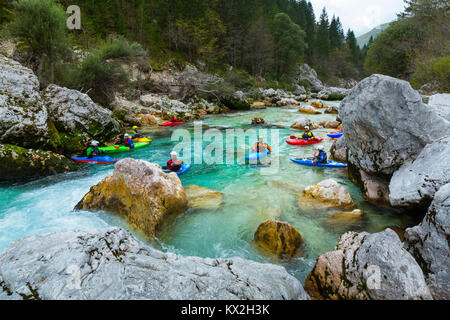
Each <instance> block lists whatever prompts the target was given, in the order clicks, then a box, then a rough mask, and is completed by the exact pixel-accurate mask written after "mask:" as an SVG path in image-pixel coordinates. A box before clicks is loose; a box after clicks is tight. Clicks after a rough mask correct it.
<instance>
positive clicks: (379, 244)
mask: <svg viewBox="0 0 450 320" xmlns="http://www.w3.org/2000/svg"><path fill="white" fill-rule="evenodd" d="M305 288H306V290H307V292H308V293H309V294H310V295H311V297H313V298H319V299H321V298H322V299H323V298H327V299H363V300H366V299H369V300H386V299H388V300H413V299H432V297H431V294H430V290H429V288H428V286H427V284H426V283H425V279H424V275H423V274H422V270H421V269H420V267H419V265H418V264H417V262H416V261H415V260H414V258H413V257H412V255H411V254H410V253H409V252H408V251H406V250H405V249H404V248H403V247H402V242H401V241H400V239H399V237H398V236H397V234H396V233H395V232H394V231H393V230H391V229H386V230H385V231H383V232H379V233H375V234H368V233H366V232H363V233H355V232H348V233H346V234H344V235H343V236H342V237H341V238H340V239H339V242H338V244H337V246H336V248H335V249H334V251H331V252H328V253H325V254H323V255H322V256H320V257H319V258H318V260H317V262H316V265H315V267H314V269H313V271H311V273H310V275H309V276H308V279H307V280H306V283H305Z"/></svg>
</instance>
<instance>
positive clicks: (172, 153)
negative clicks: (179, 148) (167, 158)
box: [170, 151, 178, 157]
mask: <svg viewBox="0 0 450 320" xmlns="http://www.w3.org/2000/svg"><path fill="white" fill-rule="evenodd" d="M170 155H171V156H175V157H178V153H176V152H175V151H172V152H171V153H170Z"/></svg>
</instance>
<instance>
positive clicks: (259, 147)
mask: <svg viewBox="0 0 450 320" xmlns="http://www.w3.org/2000/svg"><path fill="white" fill-rule="evenodd" d="M252 151H253V152H256V153H272V148H271V147H270V146H269V145H268V144H267V143H265V142H264V137H263V136H260V137H259V140H258V142H257V143H255V145H254V146H253V148H252ZM267 151H269V152H267Z"/></svg>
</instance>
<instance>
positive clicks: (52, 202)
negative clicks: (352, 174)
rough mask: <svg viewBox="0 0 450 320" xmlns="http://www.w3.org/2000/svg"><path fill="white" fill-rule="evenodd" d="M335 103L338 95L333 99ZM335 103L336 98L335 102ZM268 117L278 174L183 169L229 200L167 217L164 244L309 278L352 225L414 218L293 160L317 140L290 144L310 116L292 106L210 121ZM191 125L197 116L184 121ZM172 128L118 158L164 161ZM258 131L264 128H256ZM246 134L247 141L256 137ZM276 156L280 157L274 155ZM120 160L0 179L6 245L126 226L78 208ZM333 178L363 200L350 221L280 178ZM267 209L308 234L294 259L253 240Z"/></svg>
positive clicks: (238, 167)
mask: <svg viewBox="0 0 450 320" xmlns="http://www.w3.org/2000/svg"><path fill="white" fill-rule="evenodd" d="M330 104H331V105H332V104H333V103H330ZM336 104H337V103H336ZM256 116H259V117H263V118H264V119H265V120H266V121H267V122H269V123H271V124H275V125H277V126H279V127H280V128H274V129H270V130H269V131H268V132H265V133H264V134H265V136H266V137H267V138H268V139H269V138H270V137H271V133H272V130H278V131H277V132H278V141H270V143H271V145H272V147H273V148H274V150H276V151H277V152H275V153H276V154H278V155H279V158H278V162H279V169H278V171H277V172H276V173H275V174H271V175H265V174H262V173H261V166H258V165H251V164H241V163H237V162H236V161H235V162H233V163H230V164H215V165H208V164H194V165H193V166H192V168H191V170H190V171H188V172H187V173H186V174H185V175H183V176H181V181H182V183H183V185H185V186H187V185H190V184H196V185H199V186H202V187H208V188H212V189H214V190H217V191H220V192H222V193H223V194H224V204H223V206H222V207H221V208H220V209H217V210H203V211H193V210H188V211H187V212H185V213H184V214H182V215H180V216H178V217H177V218H176V219H174V220H173V221H171V222H170V223H167V224H165V225H164V227H163V229H162V230H161V233H160V236H159V239H158V241H157V243H152V245H156V246H157V247H158V248H161V249H163V250H167V251H171V252H175V253H178V254H182V255H185V256H190V255H195V256H200V257H234V256H239V257H243V258H248V259H252V260H256V261H261V262H273V263H280V264H282V265H284V266H285V267H286V268H287V269H288V271H289V272H290V273H292V274H293V275H295V276H296V277H297V278H298V279H300V280H301V281H304V279H305V277H306V275H307V273H308V272H309V271H310V270H311V268H312V267H313V265H314V261H315V259H316V258H317V256H318V255H320V254H322V253H324V252H326V251H329V250H331V249H332V248H333V247H334V246H335V244H336V241H337V240H338V238H339V236H340V235H341V234H342V233H344V232H346V231H348V230H356V231H368V232H377V231H380V230H381V229H382V228H383V227H386V226H389V225H396V226H398V227H407V226H411V225H413V224H414V223H415V222H416V221H412V219H411V218H410V217H409V216H406V215H403V214H401V213H399V212H394V211H392V210H390V209H387V208H379V207H376V206H373V205H371V204H369V203H367V202H365V201H364V200H363V198H362V195H361V193H360V191H359V190H358V189H357V188H356V187H355V186H354V185H353V184H352V183H351V182H350V181H349V180H348V178H347V174H346V171H345V170H343V169H328V168H310V167H304V166H300V165H297V164H295V163H292V162H291V161H289V158H290V157H291V156H295V157H306V156H311V155H312V154H313V153H314V146H310V147H296V146H289V145H288V144H286V143H285V142H284V141H285V140H286V139H287V138H289V135H290V134H292V133H293V131H292V130H291V129H289V126H290V124H291V123H292V121H293V120H294V119H296V118H300V117H304V115H301V114H299V113H297V112H296V109H292V108H268V109H265V110H258V111H249V112H239V113H232V114H227V115H218V116H209V117H207V118H206V119H205V120H204V121H203V124H204V127H205V128H207V127H212V128H219V129H221V131H220V132H222V133H225V129H226V128H228V129H231V128H236V129H238V128H244V129H248V128H250V126H249V124H250V123H251V120H252V119H253V118H254V117H256ZM307 117H308V118H310V119H311V120H312V121H314V122H320V121H323V120H333V119H335V115H308V116H307ZM182 128H183V129H187V130H188V132H190V133H192V132H193V126H192V124H188V125H186V126H183V127H182ZM174 130H176V129H174V128H169V129H168V128H156V129H150V128H148V129H147V131H145V130H144V132H148V133H149V134H150V136H151V137H152V139H153V140H154V141H153V143H152V145H151V146H150V147H148V148H145V149H142V150H137V151H136V152H133V153H127V154H119V155H117V158H118V159H121V158H125V157H130V156H131V157H134V158H137V159H144V160H148V161H150V162H156V163H159V164H161V165H163V164H164V163H165V162H166V160H167V159H168V154H169V152H170V151H171V150H172V148H173V147H174V146H175V145H176V144H177V142H173V141H171V135H172V132H174ZM330 131H332V130H316V131H314V132H315V135H316V136H322V137H326V133H328V132H330ZM258 134H259V133H258ZM253 142H254V141H247V142H246V143H245V144H247V145H248V144H253ZM209 144H210V142H204V143H203V145H202V146H203V148H198V149H197V150H193V151H195V152H193V153H192V159H184V160H185V161H186V162H191V163H192V162H193V159H194V158H193V157H194V156H198V155H199V154H200V153H201V151H202V149H205V148H206V147H207V146H208V145H209ZM215 144H216V145H218V146H222V147H223V148H224V152H225V154H226V155H228V156H230V155H231V156H233V155H238V156H241V157H243V156H244V155H245V148H243V147H245V146H243V145H241V144H239V143H238V142H237V144H238V145H237V149H236V150H235V149H234V148H233V147H232V146H230V145H228V144H226V143H222V142H221V141H216V142H215ZM331 144H332V141H331V139H328V138H327V139H325V142H324V143H323V145H324V146H325V147H326V148H327V149H328V148H329V147H330V146H331ZM277 149H278V150H277ZM271 160H272V161H273V162H275V163H276V160H277V157H276V156H271ZM113 168H114V166H113V165H107V166H86V168H85V170H83V171H81V172H77V173H71V174H64V175H58V176H53V177H49V178H45V179H42V180H39V181H35V182H31V183H26V184H15V185H0V251H1V250H3V249H4V248H5V247H6V246H7V245H8V244H10V243H11V242H13V241H15V240H17V239H20V238H22V237H24V236H29V235H33V234H40V233H46V232H55V231H63V230H74V229H77V230H89V229H95V228H103V227H108V226H120V227H124V228H128V226H127V224H126V223H125V222H124V221H123V220H122V219H120V218H118V217H116V216H114V215H110V214H108V213H106V212H85V211H81V212H75V211H73V210H72V209H73V208H74V206H75V205H76V204H77V202H78V201H79V200H80V199H81V198H82V197H83V196H84V194H86V193H87V192H88V191H89V188H90V187H91V186H92V185H94V184H96V183H98V182H99V181H101V180H102V179H103V178H104V177H105V176H106V175H108V174H109V173H111V172H112V170H113ZM327 178H333V179H335V180H337V181H338V182H340V183H341V184H342V185H344V186H345V187H346V188H347V189H348V190H349V192H350V193H351V195H352V197H353V199H354V200H355V202H356V203H357V206H358V208H360V209H362V210H364V211H365V217H364V218H363V219H361V220H360V221H357V222H352V223H335V222H331V221H329V219H327V218H326V214H324V213H315V214H312V213H307V212H302V211H301V210H300V209H299V207H298V205H297V195H296V194H295V193H294V192H292V191H289V189H287V188H286V187H283V186H282V185H281V186H280V182H287V183H291V184H295V185H298V186H307V185H311V184H316V183H318V182H320V181H322V180H324V179H327ZM266 209H270V210H281V216H280V217H279V218H278V219H279V220H283V221H287V222H289V223H290V224H291V225H293V226H294V227H295V228H296V229H297V230H298V231H299V232H300V233H301V234H302V236H303V237H304V238H305V239H306V241H305V244H304V250H303V256H302V257H301V258H297V259H292V260H290V261H276V260H273V259H272V258H269V257H266V256H264V255H262V254H261V253H260V252H259V251H258V250H257V249H256V248H255V247H254V245H253V243H252V239H253V234H254V232H255V231H256V229H257V227H258V225H259V224H260V223H261V222H263V221H265V220H267V219H269V218H270V215H269V214H267V213H266V211H267V210H266Z"/></svg>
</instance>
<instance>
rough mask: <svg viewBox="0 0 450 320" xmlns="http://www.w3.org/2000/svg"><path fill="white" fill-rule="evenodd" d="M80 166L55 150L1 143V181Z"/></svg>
mask: <svg viewBox="0 0 450 320" xmlns="http://www.w3.org/2000/svg"><path fill="white" fill-rule="evenodd" d="M79 168H80V167H79V166H78V165H77V164H76V163H75V162H73V161H72V160H69V159H67V158H66V157H64V156H62V155H60V154H56V153H54V152H50V151H42V150H33V149H24V148H21V147H17V146H12V145H9V144H0V181H9V180H21V179H30V178H39V177H45V176H50V175H54V174H58V173H64V172H69V171H75V170H78V169H79Z"/></svg>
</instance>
